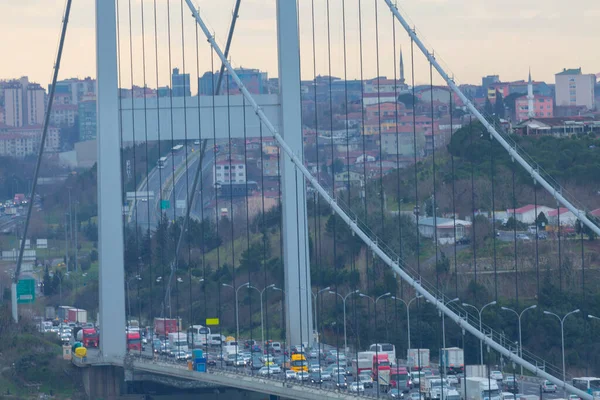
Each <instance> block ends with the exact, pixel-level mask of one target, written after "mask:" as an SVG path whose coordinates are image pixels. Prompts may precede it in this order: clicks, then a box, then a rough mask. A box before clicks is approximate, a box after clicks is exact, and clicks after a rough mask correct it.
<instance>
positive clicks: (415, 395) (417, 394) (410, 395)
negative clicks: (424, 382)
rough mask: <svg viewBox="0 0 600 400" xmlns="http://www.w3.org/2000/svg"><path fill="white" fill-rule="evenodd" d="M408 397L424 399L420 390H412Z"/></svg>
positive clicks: (416, 399) (418, 399) (417, 399)
mask: <svg viewBox="0 0 600 400" xmlns="http://www.w3.org/2000/svg"><path fill="white" fill-rule="evenodd" d="M408 397H410V400H423V396H422V395H421V393H419V391H416V392H410V394H409V395H408Z"/></svg>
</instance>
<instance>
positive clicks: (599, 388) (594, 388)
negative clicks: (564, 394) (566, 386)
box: [573, 377, 600, 396]
mask: <svg viewBox="0 0 600 400" xmlns="http://www.w3.org/2000/svg"><path fill="white" fill-rule="evenodd" d="M573 386H575V387H576V388H577V389H580V390H583V391H584V392H586V393H588V394H591V395H594V396H596V395H597V394H600V393H599V392H600V378H590V377H583V378H573Z"/></svg>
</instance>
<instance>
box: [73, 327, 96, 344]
mask: <svg viewBox="0 0 600 400" xmlns="http://www.w3.org/2000/svg"><path fill="white" fill-rule="evenodd" d="M77 341H78V342H81V343H82V344H83V347H87V348H90V347H98V344H99V343H100V337H99V335H98V331H97V330H96V329H94V328H83V329H81V330H80V331H79V332H77Z"/></svg>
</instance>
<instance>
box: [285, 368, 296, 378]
mask: <svg viewBox="0 0 600 400" xmlns="http://www.w3.org/2000/svg"><path fill="white" fill-rule="evenodd" d="M285 379H296V372H295V371H292V370H291V369H288V370H286V371H285Z"/></svg>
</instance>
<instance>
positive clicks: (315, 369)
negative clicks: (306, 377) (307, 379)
mask: <svg viewBox="0 0 600 400" xmlns="http://www.w3.org/2000/svg"><path fill="white" fill-rule="evenodd" d="M308 372H321V366H320V365H319V364H314V363H311V364H310V365H309V366H308Z"/></svg>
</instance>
